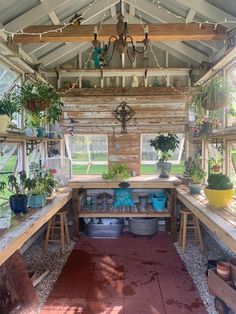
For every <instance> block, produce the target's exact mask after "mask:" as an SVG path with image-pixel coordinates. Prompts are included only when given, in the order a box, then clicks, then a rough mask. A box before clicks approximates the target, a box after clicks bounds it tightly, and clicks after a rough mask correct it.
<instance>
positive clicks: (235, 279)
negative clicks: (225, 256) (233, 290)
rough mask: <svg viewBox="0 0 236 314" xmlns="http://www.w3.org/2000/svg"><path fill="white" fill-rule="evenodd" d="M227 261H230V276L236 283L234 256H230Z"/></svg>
mask: <svg viewBox="0 0 236 314" xmlns="http://www.w3.org/2000/svg"><path fill="white" fill-rule="evenodd" d="M229 262H230V274H231V278H232V280H233V282H234V284H235V283H236V257H231V258H230V260H229Z"/></svg>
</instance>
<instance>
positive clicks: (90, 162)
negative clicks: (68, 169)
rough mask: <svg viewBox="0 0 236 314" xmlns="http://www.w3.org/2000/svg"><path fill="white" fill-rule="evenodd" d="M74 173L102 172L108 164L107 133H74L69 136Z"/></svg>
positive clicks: (69, 152) (69, 154)
mask: <svg viewBox="0 0 236 314" xmlns="http://www.w3.org/2000/svg"><path fill="white" fill-rule="evenodd" d="M67 139H68V141H67V144H68V145H67V146H68V147H67V149H68V150H69V151H68V156H70V157H71V160H72V174H102V173H103V172H104V171H106V169H107V164H108V148H107V147H108V143H107V136H106V135H103V134H102V135H101V134H98V135H74V136H68V137H67Z"/></svg>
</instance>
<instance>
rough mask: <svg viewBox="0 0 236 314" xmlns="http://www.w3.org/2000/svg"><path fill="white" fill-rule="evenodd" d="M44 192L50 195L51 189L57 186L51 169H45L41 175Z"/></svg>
mask: <svg viewBox="0 0 236 314" xmlns="http://www.w3.org/2000/svg"><path fill="white" fill-rule="evenodd" d="M42 177H43V181H44V186H45V192H46V194H47V196H51V195H52V193H53V191H54V190H55V189H56V188H57V187H58V181H57V180H56V179H55V178H54V176H53V171H51V170H50V171H47V172H45V173H44V174H43V175H42Z"/></svg>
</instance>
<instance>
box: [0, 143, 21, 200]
mask: <svg viewBox="0 0 236 314" xmlns="http://www.w3.org/2000/svg"><path fill="white" fill-rule="evenodd" d="M17 156H18V145H17V144H9V143H8V144H4V143H1V144H0V181H4V182H7V178H8V176H9V175H11V174H14V173H15V171H16V170H17V162H18V158H17ZM10 195H11V193H10V192H8V191H4V192H0V204H3V203H6V202H8V201H7V200H6V199H8V198H9V196H10Z"/></svg>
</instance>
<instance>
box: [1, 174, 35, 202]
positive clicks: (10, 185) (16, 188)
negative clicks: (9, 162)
mask: <svg viewBox="0 0 236 314" xmlns="http://www.w3.org/2000/svg"><path fill="white" fill-rule="evenodd" d="M30 188H31V180H30V178H28V177H27V174H26V172H25V171H22V172H20V174H19V177H16V176H14V175H10V176H8V179H7V182H5V181H2V182H0V191H1V192H4V191H5V189H6V190H8V191H9V192H11V193H12V194H14V195H15V196H16V197H19V195H21V194H26V192H27V190H30Z"/></svg>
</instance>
